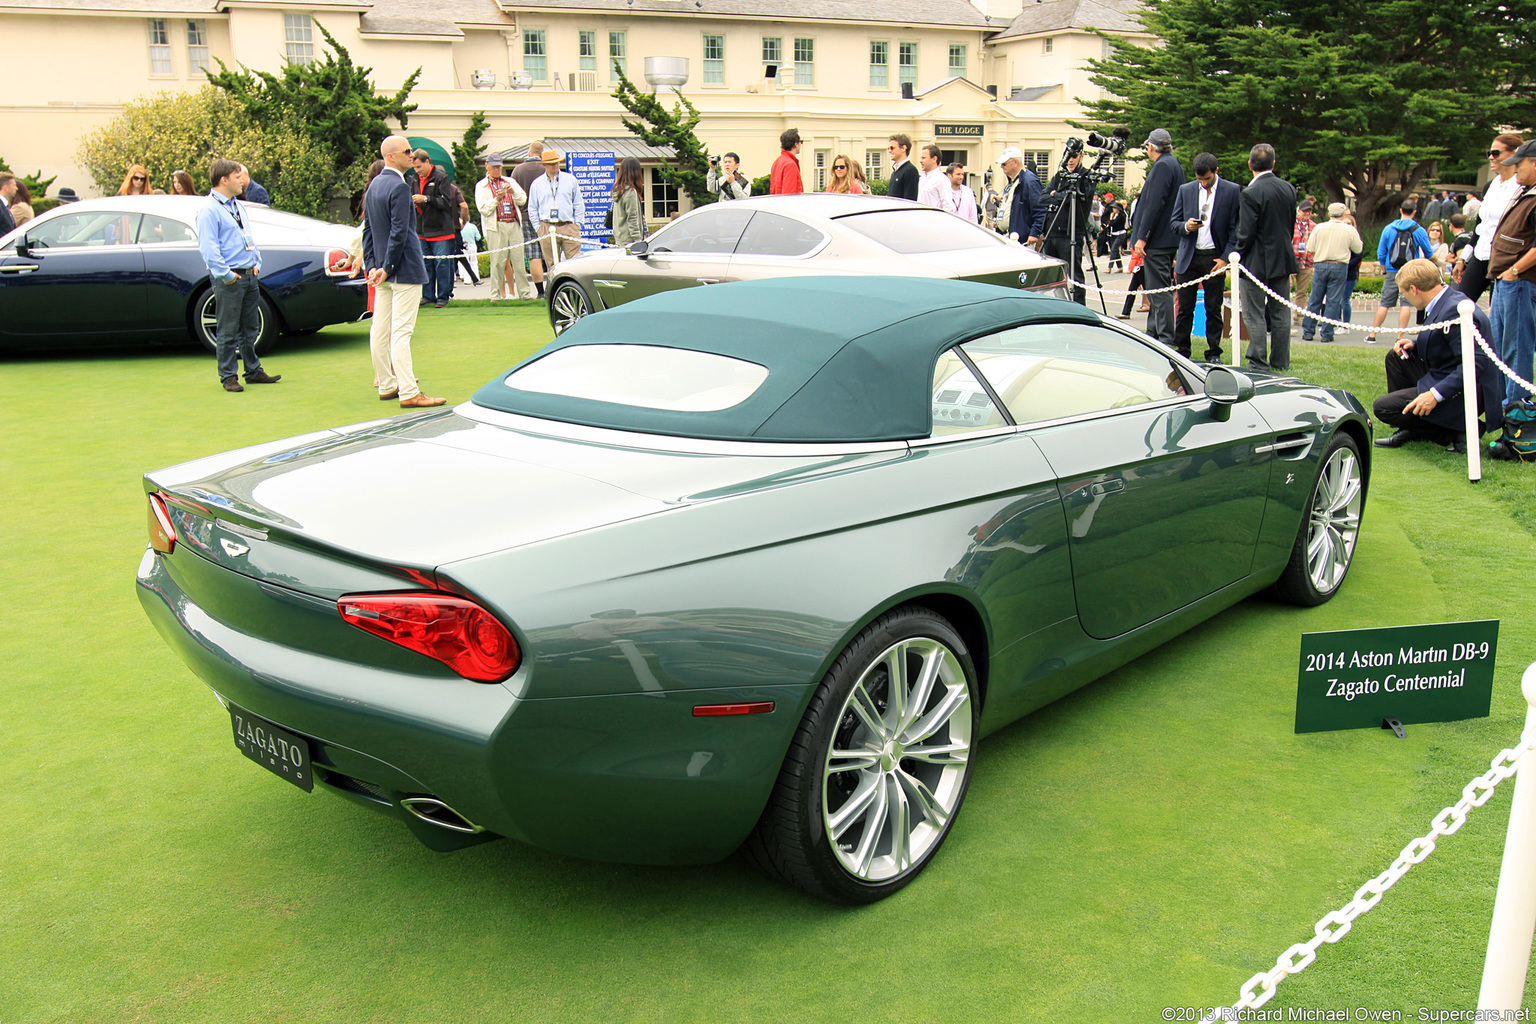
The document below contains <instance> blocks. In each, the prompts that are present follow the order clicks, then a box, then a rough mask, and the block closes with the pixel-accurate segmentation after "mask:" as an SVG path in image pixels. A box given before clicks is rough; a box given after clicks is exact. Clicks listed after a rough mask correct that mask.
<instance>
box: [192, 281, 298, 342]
mask: <svg viewBox="0 0 1536 1024" xmlns="http://www.w3.org/2000/svg"><path fill="white" fill-rule="evenodd" d="M259 300H260V306H261V331H260V333H258V334H257V335H256V354H257V355H261V356H264V355H266V354H267V353H268V352H270V351H271V350H272V345H273V342H274V341H275V340H276V338H277V335H278V328H279V323H278V318H277V311H276V310H274V309H273V308H272V303H270V302H268V301H267V297H266V296H265V295H262V296H260V297H259ZM215 308H216V304H215V302H214V299H213V289H212V288H204V289H203V290H202V291H200V292H198V293H197V295H196V297H195V298H193V300H192V306H191V309H190V312H189V313H188V323H187V329H188V330H189V331H191V332H192V337H194V338H196V339H197V340H198V341H199V342H201V343H202V345H203V347H204V348H206V349H207V350H208V351H209V352H217V351H218V345H217V344H216V343H215V342H214V329H215V326H216V324H215V319H214V309H215Z"/></svg>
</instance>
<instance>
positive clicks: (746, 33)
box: [0, 0, 1148, 219]
mask: <svg viewBox="0 0 1536 1024" xmlns="http://www.w3.org/2000/svg"><path fill="white" fill-rule="evenodd" d="M1136 6H1137V4H1136V0H1023V4H1022V8H1021V6H1020V0H975V2H974V3H972V2H969V0H883V2H881V3H867V2H862V0H860V2H855V0H321V2H311V3H308V4H304V5H302V6H296V5H294V4H293V3H281V2H277V0H0V35H3V37H4V38H5V40H6V43H7V48H8V49H9V50H10V52H12V53H16V54H20V53H26V54H31V55H33V58H34V59H33V61H32V62H31V64H32V66H33V70H32V71H31V72H27V73H21V74H15V75H12V76H11V79H10V81H9V82H8V83H7V85H6V90H5V91H6V98H5V101H4V105H0V156H3V157H4V158H5V159H6V160H7V161H8V162H9V163H10V164H11V166H12V167H13V168H15V169H16V170H17V171H18V172H21V171H26V172H30V171H32V170H34V169H37V168H41V169H42V170H43V172H44V174H45V175H53V174H56V175H58V181H57V182H56V183H55V187H58V186H64V185H69V186H71V187H73V188H74V189H75V190H76V191H77V192H79V193H80V194H81V195H94V194H95V189H94V187H93V186H92V183H91V182H90V181H89V179H88V178H87V176H86V174H85V172H84V171H83V170H82V169H81V168H80V167H79V165H78V164H77V163H76V155H75V153H76V148H77V146H78V140H79V138H80V137H81V136H82V135H83V134H84V133H86V132H87V131H89V130H90V129H92V128H94V127H95V126H97V125H99V124H101V123H102V122H104V121H106V120H108V119H110V118H111V117H113V116H114V115H115V114H116V113H117V112H118V111H120V110H121V109H122V105H123V104H124V103H125V102H127V101H129V100H132V99H134V98H137V97H141V96H145V95H148V94H152V93H155V92H159V91H162V90H192V89H197V88H199V87H200V86H201V85H202V84H203V81H204V76H203V69H204V68H205V67H208V66H210V65H211V63H212V61H213V60H214V59H215V58H217V59H218V60H222V61H223V62H224V63H225V64H227V65H229V66H231V67H233V66H235V65H238V64H244V65H246V66H247V67H250V68H253V69H262V70H268V71H275V70H277V69H278V68H279V67H280V66H281V65H282V64H283V63H284V62H287V61H307V60H311V59H314V58H315V56H316V55H317V54H318V53H320V52H321V51H322V49H323V45H324V44H323V40H322V39H321V36H320V32H319V31H318V29H317V28H316V22H319V23H320V24H322V25H324V26H325V28H326V30H327V31H329V32H330V33H331V34H332V35H333V36H335V37H336V39H337V40H338V41H339V42H341V44H342V45H343V46H345V47H346V48H347V49H348V50H349V51H350V52H351V54H352V58H353V60H354V61H355V62H356V63H358V64H359V65H362V66H365V67H372V68H373V81H374V84H375V85H376V86H378V87H379V88H380V89H381V90H388V91H394V90H395V89H397V88H399V86H400V84H401V83H402V82H403V81H404V80H405V79H406V77H407V76H408V75H410V73H411V72H412V71H414V70H416V68H418V67H420V68H421V79H420V82H419V84H418V85H417V87H416V90H415V91H414V93H413V94H412V96H411V99H412V100H413V101H414V102H415V103H417V104H418V109H417V111H416V112H415V113H414V114H412V115H411V117H410V122H409V127H408V130H407V134H408V135H410V136H412V137H413V138H423V137H424V138H428V139H431V140H433V141H436V142H437V143H439V144H441V145H442V146H443V147H444V148H447V147H448V145H449V144H450V143H451V142H453V141H455V140H458V139H460V138H461V137H462V136H463V133H464V130H465V129H466V128H467V127H468V125H469V121H470V115H471V114H472V113H473V112H474V111H477V110H483V111H485V115H486V117H487V119H488V120H489V121H490V130H489V131H488V132H487V133H486V135H485V136H484V138H483V139H482V140H481V141H482V143H483V144H485V145H487V146H488V147H489V148H490V150H491V151H493V152H500V151H509V152H513V151H520V150H521V149H523V148H524V147H526V145H527V143H528V142H529V141H530V140H534V139H547V140H550V141H551V144H553V145H556V146H558V147H561V148H564V149H575V150H589V151H614V152H617V153H618V154H619V155H621V156H622V155H628V154H635V155H640V156H641V157H642V158H643V160H642V162H643V163H646V164H649V165H651V166H654V165H655V163H656V162H657V161H658V160H659V159H661V158H662V156H663V154H658V153H654V152H651V151H649V150H648V149H647V147H645V146H644V145H643V144H641V143H640V142H639V140H637V139H635V138H634V137H633V136H632V135H630V133H629V132H628V131H626V130H625V129H624V128H623V126H622V125H621V124H620V122H619V118H620V116H621V115H622V114H624V111H623V110H622V108H621V107H620V106H619V104H618V101H617V100H615V99H614V98H613V96H612V92H613V88H614V85H613V80H612V71H611V62H612V61H614V60H617V61H619V62H621V63H622V64H623V65H624V67H625V70H626V73H627V74H628V75H629V77H630V78H631V79H632V80H633V81H635V82H636V84H637V85H641V86H642V87H644V84H643V83H645V82H647V81H649V82H651V83H652V84H653V85H659V86H660V87H661V88H662V89H666V88H667V87H668V86H669V85H670V84H673V83H676V84H677V85H678V87H679V88H680V89H681V91H682V93H683V94H684V95H686V96H687V97H688V98H689V100H690V101H691V102H692V103H693V104H694V105H695V106H696V107H697V108H698V109H699V111H700V113H701V114H702V116H703V119H702V121H701V122H700V124H699V127H698V134H699V136H700V138H701V139H702V140H703V141H704V143H705V145H706V146H707V147H708V148H709V150H710V152H712V153H723V152H727V151H734V152H736V153H739V154H740V155H741V158H742V164H743V167H742V169H743V171H745V172H746V173H747V174H749V175H751V176H754V177H755V176H758V175H763V174H766V173H768V168H769V165H770V164H771V163H772V161H773V159H774V158H775V157H776V156H777V155H778V138H779V133H780V132H781V131H783V130H784V129H785V128H790V127H794V128H798V129H799V131H800V134H801V136H802V137H803V139H804V148H803V150H802V152H801V155H800V161H801V171H802V174H803V176H804V178H805V183H806V187H807V189H813V190H814V189H817V188H820V187H821V186H822V185H823V184H824V182H825V178H826V174H827V168H828V166H829V165H830V164H831V161H832V157H833V156H834V155H835V154H838V153H846V154H848V155H851V156H854V157H856V158H857V159H859V160H860V161H862V162H863V164H864V166H865V168H866V172H867V173H868V174H869V175H870V177H883V176H885V175H886V174H887V173H888V172H889V167H888V166H887V163H888V158H887V156H886V139H887V136H889V135H890V134H892V133H893V132H904V133H906V134H907V135H910V136H911V137H912V140H913V146H914V149H915V148H916V147H917V146H918V145H921V144H922V143H925V142H937V143H939V144H940V145H941V146H942V147H943V148H944V149H945V151H946V155H947V156H949V158H950V159H952V160H960V161H962V162H965V163H966V164H967V166H968V167H969V168H970V169H971V170H972V171H974V172H981V171H983V170H985V165H989V164H990V163H991V162H992V161H993V160H994V159H995V158H996V156H997V154H998V153H1000V152H1001V151H1002V150H1003V149H1004V148H1005V147H1007V146H1018V147H1019V148H1020V149H1021V150H1023V151H1024V152H1025V154H1026V156H1027V157H1028V158H1029V159H1031V160H1033V161H1034V162H1035V163H1036V164H1037V165H1039V166H1040V167H1041V169H1042V172H1043V173H1045V174H1048V173H1049V171H1050V170H1051V169H1053V168H1054V167H1055V166H1056V164H1057V163H1058V162H1059V160H1060V156H1061V151H1062V144H1063V142H1064V141H1065V140H1066V139H1067V138H1068V137H1070V136H1074V135H1077V136H1081V135H1083V134H1084V133H1083V132H1081V131H1079V130H1076V129H1073V128H1071V127H1070V126H1069V124H1068V123H1067V122H1068V121H1069V120H1070V119H1075V118H1080V117H1081V116H1082V108H1081V106H1080V105H1079V103H1078V100H1080V99H1086V98H1097V97H1098V96H1100V90H1099V88H1098V86H1096V85H1094V84H1093V83H1092V82H1090V81H1089V79H1088V72H1087V61H1088V60H1089V59H1090V58H1094V57H1099V56H1101V55H1102V54H1103V53H1104V52H1105V46H1106V44H1105V43H1104V41H1103V40H1102V39H1100V38H1099V37H1098V36H1097V35H1095V34H1093V31H1092V30H1093V29H1100V30H1103V31H1106V32H1111V33H1117V34H1124V35H1128V36H1131V37H1132V38H1139V41H1143V42H1145V41H1146V40H1147V39H1148V37H1146V36H1145V34H1144V33H1145V30H1144V29H1143V28H1142V27H1141V26H1140V25H1139V24H1138V23H1137V22H1135V21H1134V20H1133V16H1134V11H1135V9H1136ZM48 54H52V55H53V56H52V57H49V56H47V55H48ZM39 62H41V63H39ZM55 62H57V63H55ZM214 66H216V65H214ZM1131 141H1132V143H1133V145H1134V143H1136V142H1138V141H1139V140H1136V139H1133V140H1131ZM519 155H521V153H520V152H519ZM915 156H916V154H915V153H914V157H915ZM1130 173H1131V175H1132V177H1133V178H1139V176H1140V173H1141V172H1140V168H1139V167H1138V166H1136V165H1132V167H1131V168H1130ZM648 182H649V185H650V204H649V207H650V208H649V209H648V211H647V213H648V214H649V215H650V216H651V217H652V218H653V219H661V218H664V217H665V216H666V215H667V214H669V213H670V212H671V211H672V210H674V209H676V208H677V206H678V198H677V196H676V195H675V194H673V193H672V192H671V190H670V187H669V186H667V185H666V184H665V183H664V182H662V181H660V179H659V178H657V177H656V176H655V175H653V174H650V173H649V172H648ZM682 202H683V204H684V205H686V200H683V201H682Z"/></svg>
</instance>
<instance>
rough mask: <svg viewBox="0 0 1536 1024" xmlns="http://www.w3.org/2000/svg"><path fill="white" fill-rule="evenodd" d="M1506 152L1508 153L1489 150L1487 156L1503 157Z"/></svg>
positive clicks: (1501, 150)
mask: <svg viewBox="0 0 1536 1024" xmlns="http://www.w3.org/2000/svg"><path fill="white" fill-rule="evenodd" d="M1506 152H1508V151H1507V150H1503V149H1490V150H1489V151H1488V155H1489V156H1503V155H1504V154H1505V153H1506Z"/></svg>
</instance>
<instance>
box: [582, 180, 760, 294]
mask: <svg viewBox="0 0 1536 1024" xmlns="http://www.w3.org/2000/svg"><path fill="white" fill-rule="evenodd" d="M751 218H752V211H751V210H750V209H743V208H742V207H740V206H737V205H736V204H734V203H715V204H712V205H710V206H706V207H704V208H703V209H701V210H697V211H695V212H693V213H690V214H688V215H687V216H686V217H683V218H681V219H679V220H676V221H674V222H673V223H671V224H669V225H667V226H666V227H664V228H662V229H661V230H660V231H658V232H657V233H656V234H655V235H654V236H652V237H651V239H650V241H649V243H648V244H647V246H646V252H645V255H643V256H621V257H619V258H618V259H616V260H614V263H613V267H612V268H611V269H610V270H608V271H607V272H606V273H605V274H604V275H603V276H601V277H595V278H594V279H593V281H592V286H593V287H594V288H595V289H596V290H597V292H598V295H599V301H600V302H601V303H602V305H603V306H605V307H607V306H616V305H619V304H620V303H623V302H632V301H634V300H635V299H639V298H644V297H645V296H647V295H654V294H656V293H657V292H664V291H671V290H672V289H674V288H693V287H696V286H698V285H701V284H719V283H720V282H722V281H729V280H733V277H732V275H731V253H732V252H733V251H734V250H735V248H736V243H737V241H738V240H739V239H740V238H741V233H742V230H743V229H744V228H745V227H746V226H747V221H749V220H750V219H751Z"/></svg>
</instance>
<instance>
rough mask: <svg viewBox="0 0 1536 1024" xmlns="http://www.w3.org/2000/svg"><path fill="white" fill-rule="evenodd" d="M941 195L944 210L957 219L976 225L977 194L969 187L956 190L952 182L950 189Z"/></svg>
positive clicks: (962, 186)
mask: <svg viewBox="0 0 1536 1024" xmlns="http://www.w3.org/2000/svg"><path fill="white" fill-rule="evenodd" d="M940 195H941V196H942V197H943V200H944V207H943V208H944V209H946V210H948V211H949V212H950V213H953V214H954V215H955V216H957V217H964V218H965V219H966V220H968V221H970V222H971V223H972V224H975V223H976V221H977V217H976V193H974V192H972V191H971V190H970V187H969V186H966V185H961V186H960V187H959V188H955V186H954V183H953V182H951V183H950V186H949V188H948V189H946V190H945V191H944V192H942V193H940Z"/></svg>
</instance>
